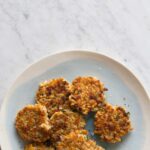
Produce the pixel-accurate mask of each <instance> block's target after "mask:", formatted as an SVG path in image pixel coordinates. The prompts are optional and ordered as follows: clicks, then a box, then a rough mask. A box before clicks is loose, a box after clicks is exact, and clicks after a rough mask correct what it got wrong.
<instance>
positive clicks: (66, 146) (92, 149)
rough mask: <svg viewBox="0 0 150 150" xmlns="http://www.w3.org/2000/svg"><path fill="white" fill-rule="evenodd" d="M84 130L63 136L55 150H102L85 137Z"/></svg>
mask: <svg viewBox="0 0 150 150" xmlns="http://www.w3.org/2000/svg"><path fill="white" fill-rule="evenodd" d="M87 134H88V133H87V131H86V130H78V131H74V132H71V133H69V134H68V135H65V136H64V137H63V138H62V139H61V141H60V142H59V143H58V145H57V150H77V149H78V150H104V149H103V148H102V147H100V146H98V145H96V143H95V142H94V141H92V140H90V139H88V137H87Z"/></svg>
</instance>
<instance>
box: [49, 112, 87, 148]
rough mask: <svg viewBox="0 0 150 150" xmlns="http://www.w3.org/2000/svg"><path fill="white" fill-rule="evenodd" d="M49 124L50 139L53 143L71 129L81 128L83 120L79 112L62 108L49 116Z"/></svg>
mask: <svg viewBox="0 0 150 150" xmlns="http://www.w3.org/2000/svg"><path fill="white" fill-rule="evenodd" d="M50 125H51V129H50V140H51V142H52V143H53V144H54V143H56V144H57V142H58V141H59V140H60V138H61V137H62V136H64V135H66V134H68V133H70V132H71V131H74V130H78V129H83V128H84V126H85V120H84V118H83V117H82V116H81V115H80V114H79V113H76V112H72V111H70V110H64V111H59V112H56V113H54V114H53V115H52V117H51V118H50ZM54 145H55V144H54Z"/></svg>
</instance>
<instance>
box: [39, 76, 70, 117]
mask: <svg viewBox="0 0 150 150" xmlns="http://www.w3.org/2000/svg"><path fill="white" fill-rule="evenodd" d="M69 95H70V87H69V83H68V82H67V81H66V80H65V79H63V78H56V79H52V80H49V81H45V82H42V83H41V84H40V86H39V89H38V91H37V93H36V102H37V103H39V104H42V105H44V106H46V108H47V111H48V115H49V117H50V116H51V115H52V114H53V113H54V112H56V111H59V110H61V109H66V108H69V105H68V97H69Z"/></svg>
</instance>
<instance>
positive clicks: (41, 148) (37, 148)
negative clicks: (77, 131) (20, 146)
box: [24, 143, 55, 150]
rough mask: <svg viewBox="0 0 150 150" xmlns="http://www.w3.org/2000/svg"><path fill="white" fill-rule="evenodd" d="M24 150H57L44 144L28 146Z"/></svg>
mask: <svg viewBox="0 0 150 150" xmlns="http://www.w3.org/2000/svg"><path fill="white" fill-rule="evenodd" d="M24 150H55V148H53V147H52V146H46V145H44V144H36V143H34V144H27V145H26V146H25V148H24Z"/></svg>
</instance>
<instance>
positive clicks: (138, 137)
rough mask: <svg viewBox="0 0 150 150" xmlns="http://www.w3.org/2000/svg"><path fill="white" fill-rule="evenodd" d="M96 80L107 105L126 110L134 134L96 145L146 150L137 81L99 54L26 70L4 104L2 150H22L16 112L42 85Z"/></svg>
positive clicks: (148, 129)
mask: <svg viewBox="0 0 150 150" xmlns="http://www.w3.org/2000/svg"><path fill="white" fill-rule="evenodd" d="M76 76H95V77H97V78H98V79H100V80H101V81H102V82H104V84H105V86H106V87H107V88H108V89H109V91H108V92H107V93H106V97H107V100H108V102H110V103H111V104H113V105H119V106H120V105H121V106H125V107H126V109H127V111H129V112H130V114H131V121H132V125H133V128H134V130H133V131H132V132H131V133H130V134H128V135H127V136H125V137H124V138H123V140H122V142H120V143H118V144H108V143H103V142H99V141H100V140H99V139H98V137H96V136H93V134H91V138H94V139H95V140H96V141H97V143H98V144H101V145H102V146H104V147H105V148H106V150H135V149H136V150H148V149H149V142H150V134H149V133H150V101H149V97H148V95H147V94H146V92H145V90H144V88H143V87H142V85H141V84H140V82H139V81H138V80H137V78H136V77H135V76H134V75H133V74H132V73H131V72H130V71H129V70H128V69H126V68H125V67H124V66H123V65H121V64H120V63H118V62H116V61H115V60H113V59H111V58H109V57H107V56H104V55H102V54H98V53H94V52H87V51H68V52H62V53H58V54H54V55H51V56H48V57H46V58H44V59H42V60H40V61H38V62H36V63H34V64H33V65H31V66H30V67H29V68H27V69H26V70H25V71H24V72H23V73H22V74H21V75H20V76H19V77H18V78H17V79H16V81H15V83H14V84H13V85H12V87H11V89H10V90H9V92H8V94H7V96H6V97H5V100H4V102H3V105H2V108H1V113H0V118H1V121H0V128H1V129H0V138H1V146H2V150H23V143H22V140H21V139H20V138H19V137H18V135H17V134H16V130H15V127H14V122H15V117H16V114H17V112H18V111H19V110H20V109H22V108H23V107H24V106H26V105H27V104H31V103H34V102H35V101H34V97H35V92H36V90H37V88H38V85H39V83H40V82H41V81H44V80H47V79H50V78H57V77H64V78H66V79H67V80H68V81H70V82H71V81H72V80H73V79H74V78H75V77H76ZM92 120H93V115H92V114H90V115H89V116H88V117H87V122H88V123H87V126H86V128H87V129H88V130H90V133H91V132H92V130H93V122H92Z"/></svg>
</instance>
